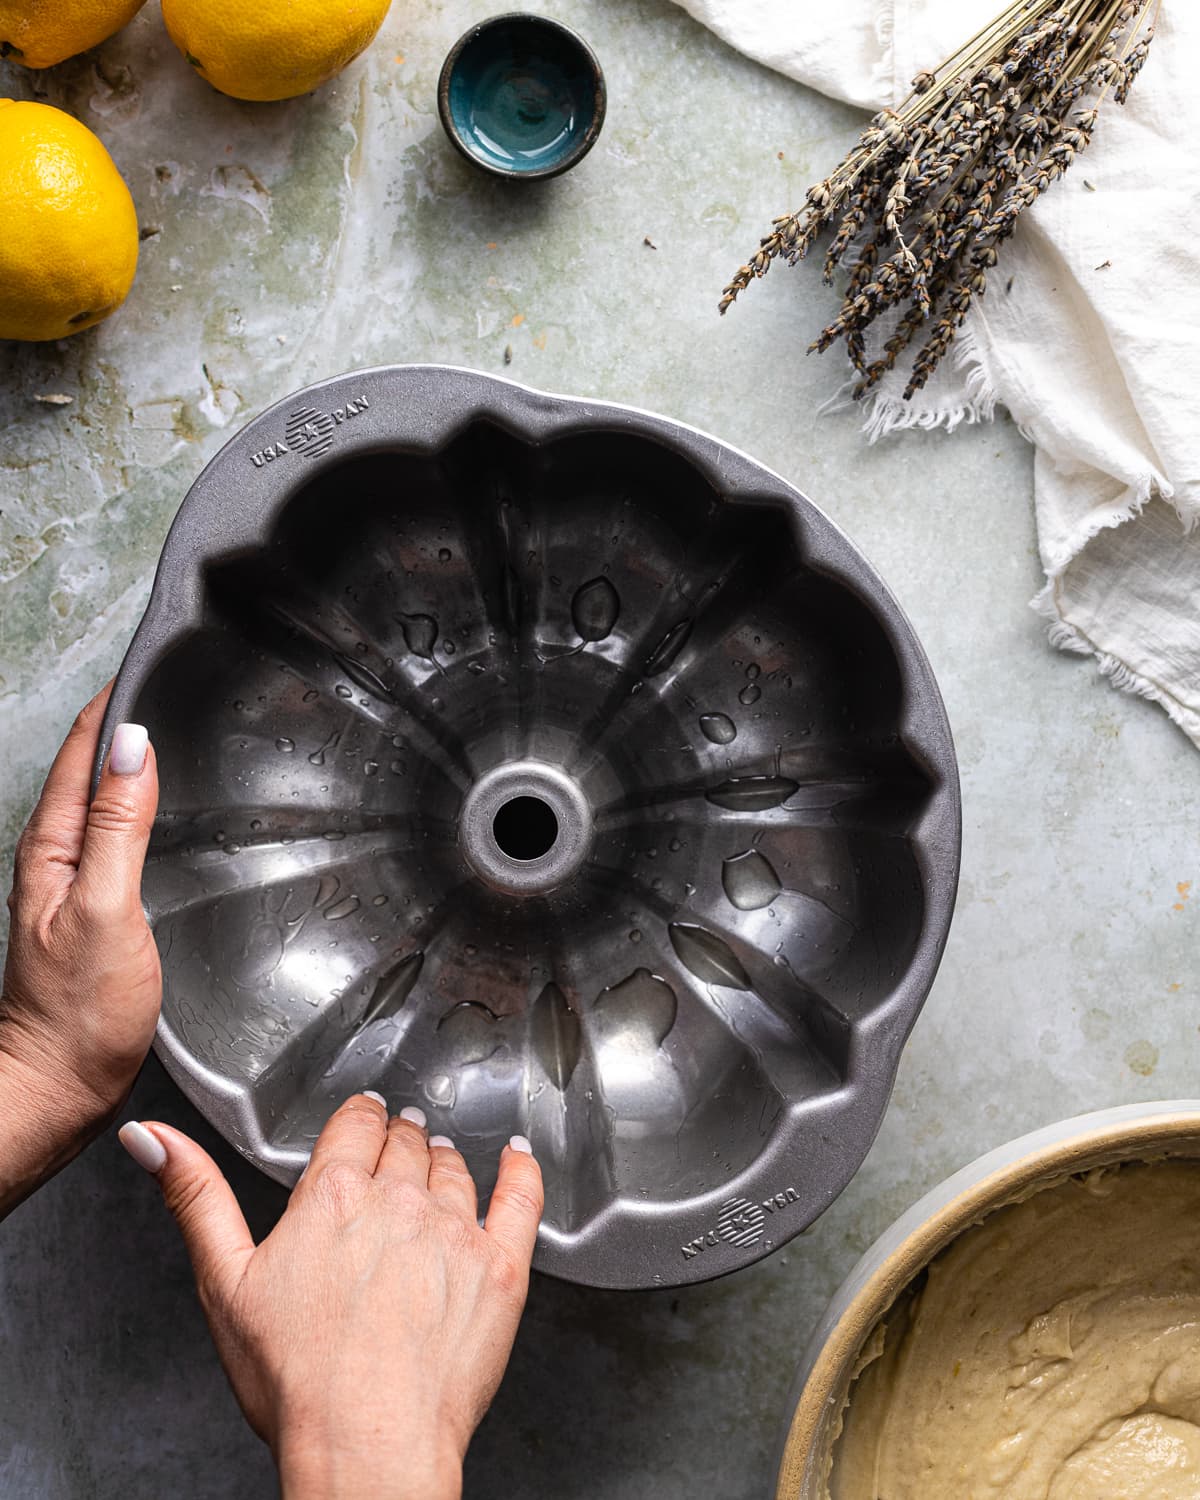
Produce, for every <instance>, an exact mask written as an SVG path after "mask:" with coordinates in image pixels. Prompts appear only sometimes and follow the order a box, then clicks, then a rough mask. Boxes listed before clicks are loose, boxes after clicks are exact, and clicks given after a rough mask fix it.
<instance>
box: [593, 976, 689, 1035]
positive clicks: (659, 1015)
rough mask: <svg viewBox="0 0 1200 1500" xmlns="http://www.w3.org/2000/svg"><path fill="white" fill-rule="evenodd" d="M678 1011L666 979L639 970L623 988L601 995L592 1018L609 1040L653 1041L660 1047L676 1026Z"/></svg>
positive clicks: (672, 992) (618, 985)
mask: <svg viewBox="0 0 1200 1500" xmlns="http://www.w3.org/2000/svg"><path fill="white" fill-rule="evenodd" d="M677 1009H678V1005H677V1002H676V999H675V991H674V990H673V989H672V988H671V986H670V985H669V984H668V983H667V982H666V980H665V979H660V978H659V977H658V975H657V974H651V972H650V970H649V969H635V970H634V971H633V973H632V974H630V975H629V977H628V978H627V979H622V980H621V982H620V984H612V985H609V987H608V988H607V989H604V990H601V991H600V994H599V995H598V996H597V998H596V1003H595V1005H594V1006H593V1007H592V1016H593V1018H594V1019H595V1021H596V1022H598V1023H599V1024H600V1025H601V1026H602V1028H603V1031H604V1034H605V1036H606V1037H614V1038H615V1039H620V1040H627V1041H631V1042H633V1043H635V1044H636V1043H637V1042H639V1041H641V1040H642V1039H643V1038H645V1037H649V1038H651V1039H652V1040H653V1043H654V1045H655V1046H656V1047H659V1046H661V1045H662V1043H663V1042H664V1041H665V1040H666V1037H667V1034H668V1032H669V1031H670V1030H671V1027H672V1026H674V1024H675V1013H676V1010H677Z"/></svg>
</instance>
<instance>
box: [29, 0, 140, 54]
mask: <svg viewBox="0 0 1200 1500" xmlns="http://www.w3.org/2000/svg"><path fill="white" fill-rule="evenodd" d="M144 3H145V0H0V57H12V58H15V59H16V61H17V62H21V63H24V64H25V66H26V67H27V68H52V67H53V66H54V64H55V63H60V62H62V60H63V58H64V57H74V56H75V54H76V53H77V52H86V51H87V49H88V48H89V47H95V46H97V45H98V44H99V43H100V42H103V41H105V40H106V39H107V38H108V37H110V36H112V35H113V33H114V32H116V31H120V29H121V27H122V26H126V25H128V23H129V22H130V21H132V20H133V18H134V16H136V15H137V13H138V11H139V10H141V8H142V6H143V4H144Z"/></svg>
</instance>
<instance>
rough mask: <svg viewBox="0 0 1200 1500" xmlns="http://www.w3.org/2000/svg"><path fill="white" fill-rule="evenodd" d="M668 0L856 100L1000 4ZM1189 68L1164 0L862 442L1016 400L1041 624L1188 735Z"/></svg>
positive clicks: (1197, 688)
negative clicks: (1059, 168) (1029, 450)
mask: <svg viewBox="0 0 1200 1500" xmlns="http://www.w3.org/2000/svg"><path fill="white" fill-rule="evenodd" d="M676 3H678V4H680V5H682V6H683V7H684V8H685V9H686V10H688V11H690V12H691V13H692V15H694V16H696V17H697V19H699V20H701V21H703V22H704V23H705V24H706V25H708V26H710V27H711V28H712V29H713V30H714V31H715V32H717V33H718V35H720V36H722V37H724V39H725V40H726V41H728V42H729V43H730V44H731V45H732V46H734V47H736V48H738V50H740V51H742V52H745V53H746V54H747V55H749V56H751V57H754V58H757V59H758V60H759V61H760V62H763V63H765V64H767V65H768V66H769V67H773V68H777V69H779V70H780V71H782V72H784V73H787V74H788V75H790V76H791V77H793V78H796V79H799V80H800V81H801V82H802V83H805V84H807V85H809V86H810V87H812V88H815V89H819V90H821V91H822V92H823V93H826V94H830V95H832V96H834V97H835V98H839V99H844V100H846V101H847V102H849V103H852V104H857V105H861V106H863V107H864V108H870V109H876V108H879V107H881V106H883V105H889V104H896V103H898V102H899V101H900V100H901V99H903V98H904V97H905V96H906V95H907V94H908V93H909V91H910V88H911V82H912V79H913V78H914V77H915V76H916V74H917V73H918V72H920V71H921V70H922V69H923V68H932V67H935V66H936V65H937V64H938V63H939V62H940V61H941V60H942V59H943V58H944V57H946V56H948V55H949V54H950V53H951V52H952V51H953V50H954V49H955V48H956V47H957V46H958V45H960V43H962V42H964V41H966V40H967V38H968V37H970V36H971V35H973V34H974V33H975V32H976V31H977V30H978V29H979V28H980V27H981V26H982V25H984V24H986V22H988V21H989V20H991V19H992V17H994V16H995V15H996V14H997V13H998V12H999V11H1000V9H1001V8H1002V7H1001V3H1000V0H839V3H838V4H837V5H836V6H817V5H812V4H806V3H802V0H676ZM1197 78H1200V3H1198V0H1163V3H1162V5H1161V9H1160V13H1159V17H1158V28H1157V33H1156V36H1155V39H1154V42H1153V45H1152V46H1151V48H1150V53H1149V57H1148V59H1147V62H1146V66H1145V68H1144V70H1143V71H1142V73H1141V75H1140V77H1139V78H1138V79H1137V81H1136V82H1135V84H1134V86H1133V89H1132V92H1131V93H1130V95H1129V99H1128V102H1127V103H1126V104H1125V105H1124V106H1123V107H1122V106H1120V105H1118V104H1117V103H1116V102H1115V100H1113V99H1112V98H1111V97H1110V98H1108V99H1107V100H1106V101H1105V103H1104V105H1103V106H1102V107H1101V110H1100V117H1099V123H1098V125H1097V127H1096V132H1095V135H1094V137H1093V139H1092V143H1091V145H1090V146H1089V147H1088V149H1087V150H1086V151H1085V152H1084V154H1083V155H1082V156H1081V157H1080V158H1079V159H1078V160H1077V161H1076V163H1075V165H1074V166H1073V167H1072V168H1071V170H1070V171H1069V172H1068V173H1067V174H1066V176H1065V177H1063V178H1062V179H1061V180H1060V181H1059V182H1057V183H1054V184H1052V185H1051V187H1050V188H1049V190H1048V191H1047V192H1046V193H1044V194H1043V195H1042V197H1041V198H1040V199H1039V200H1038V202H1037V203H1036V204H1035V205H1034V207H1033V208H1031V209H1029V210H1027V211H1026V212H1025V213H1024V214H1023V215H1022V216H1021V219H1020V221H1019V223H1018V226H1017V230H1016V233H1015V234H1014V235H1013V237H1012V238H1011V239H1010V240H1009V241H1007V242H1006V243H1005V244H1004V245H1003V246H1002V248H1001V251H1000V264H999V266H998V267H997V268H996V270H995V271H993V272H992V277H991V284H990V287H989V291H988V295H987V296H986V297H985V298H984V299H983V300H982V301H980V300H979V299H976V302H975V304H974V305H973V307H972V310H971V312H970V314H969V315H968V318H967V321H966V323H965V324H964V325H963V327H962V328H961V329H960V331H959V335H958V338H957V340H956V342H955V345H954V348H953V357H952V358H948V359H947V360H945V361H943V364H942V367H941V368H940V369H939V370H938V371H937V373H936V375H935V377H934V379H933V380H932V381H931V382H930V384H929V386H928V387H927V388H926V390H925V391H924V392H920V393H918V396H917V398H916V399H915V400H914V401H913V402H911V403H905V402H904V401H903V400H902V399H901V396H900V392H901V390H902V388H903V381H904V371H903V370H897V371H896V372H894V373H893V374H892V375H891V376H890V377H889V378H888V380H886V381H885V382H883V383H882V385H881V387H880V388H879V389H878V390H877V391H876V392H874V393H873V395H872V397H870V398H868V400H867V401H866V402H865V403H864V404H865V411H866V430H867V433H868V435H869V436H870V437H871V438H872V440H874V439H876V438H879V437H882V436H884V435H885V434H886V433H888V432H890V431H893V430H895V429H897V428H903V427H911V426H925V427H936V426H945V427H949V428H953V427H954V426H956V425H957V424H958V423H959V422H961V421H964V420H966V421H977V420H979V419H981V418H986V417H989V416H991V414H992V411H993V409H994V407H995V404H996V402H997V401H1000V402H1001V403H1003V405H1004V406H1006V407H1007V408H1008V410H1009V411H1010V412H1011V413H1012V415H1013V417H1014V418H1015V419H1016V421H1017V423H1018V424H1019V425H1020V427H1021V430H1022V431H1023V432H1024V433H1025V435H1026V436H1027V437H1028V438H1029V439H1030V440H1031V441H1032V442H1033V443H1034V444H1035V445H1036V448H1037V456H1036V462H1035V467H1034V498H1035V505H1036V510H1037V527H1038V543H1039V547H1040V550H1041V556H1042V564H1043V567H1044V569H1045V573H1046V585H1045V588H1044V589H1043V590H1042V592H1041V593H1040V594H1039V595H1038V596H1037V598H1036V599H1035V600H1034V601H1033V602H1034V606H1035V608H1037V609H1038V610H1040V611H1041V613H1042V614H1044V615H1045V617H1046V618H1047V620H1048V621H1049V622H1050V639H1051V641H1052V642H1053V643H1054V644H1055V645H1057V646H1061V647H1063V648H1065V649H1066V650H1070V651H1078V652H1081V653H1089V654H1091V655H1093V656H1095V657H1096V658H1097V660H1098V662H1099V666H1100V670H1101V671H1102V672H1104V673H1105V674H1106V675H1107V676H1109V677H1110V678H1111V679H1112V681H1113V682H1114V683H1115V684H1116V685H1117V686H1119V687H1122V688H1125V689H1127V690H1129V691H1132V692H1136V693H1140V694H1142V695H1143V696H1145V697H1147V698H1151V699H1153V700H1154V701H1155V702H1157V703H1160V704H1161V705H1162V706H1163V707H1164V708H1165V709H1166V710H1167V712H1168V713H1169V714H1170V715H1171V717H1172V719H1174V720H1175V722H1176V723H1177V724H1179V725H1180V727H1181V728H1182V729H1183V730H1184V732H1185V733H1186V734H1187V735H1189V736H1190V738H1191V739H1192V740H1193V741H1194V742H1195V743H1196V744H1197V745H1200V528H1198V527H1195V522H1196V520H1197V517H1198V516H1200V151H1197V149H1196V142H1197V141H1200V86H1197V82H1196V80H1197ZM1081 107H1082V106H1081ZM835 164H836V163H835V162H833V161H830V162H829V164H828V166H829V169H832V168H833V167H834V165H835ZM1085 179H1086V181H1085ZM799 206H800V205H799V204H794V203H781V204H780V205H779V211H780V212H781V213H783V212H786V211H789V210H791V209H794V208H797V207H799ZM768 227H769V226H766V225H764V232H765V231H766V229H767V228H768ZM739 248H741V247H739ZM751 248H752V247H751V246H746V247H744V251H743V253H745V254H748V253H749V250H750V249H751ZM735 253H736V251H735ZM730 269H731V270H732V269H733V267H732V266H731V267H730ZM777 274H778V273H777ZM793 274H802V273H793ZM1010 282H1011V286H1010ZM749 301H750V302H752V299H749ZM738 315H741V316H747V315H751V306H749V305H748V306H747V307H746V308H745V309H744V310H739V314H738ZM830 357H834V356H833V355H831V356H830Z"/></svg>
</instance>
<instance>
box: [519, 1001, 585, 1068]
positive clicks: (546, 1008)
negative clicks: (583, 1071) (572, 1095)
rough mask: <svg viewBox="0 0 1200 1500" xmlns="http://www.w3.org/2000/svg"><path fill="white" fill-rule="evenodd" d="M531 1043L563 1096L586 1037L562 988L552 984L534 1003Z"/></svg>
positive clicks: (540, 1062)
mask: <svg viewBox="0 0 1200 1500" xmlns="http://www.w3.org/2000/svg"><path fill="white" fill-rule="evenodd" d="M529 1039H530V1044H531V1046H532V1048H533V1055H534V1056H535V1057H536V1058H537V1060H538V1062H539V1064H540V1065H541V1068H542V1071H543V1072H544V1073H545V1075H546V1077H547V1078H549V1080H550V1082H551V1083H552V1084H553V1085H554V1087H555V1088H556V1089H557V1090H558V1091H559V1093H563V1092H564V1091H565V1090H566V1087H567V1085H568V1084H569V1083H570V1081H571V1075H572V1074H573V1073H574V1071H575V1068H576V1065H577V1064H578V1062H579V1055H580V1052H581V1051H582V1050H583V1037H582V1035H581V1033H580V1027H579V1017H578V1016H577V1015H576V1014H575V1012H574V1011H573V1010H572V1009H571V1007H570V1006H569V1005H568V1004H567V997H566V996H565V995H564V994H563V992H562V991H561V990H560V989H559V987H558V985H556V984H548V985H547V986H546V987H545V989H544V990H543V991H542V992H541V994H540V995H539V996H538V997H537V999H536V1000H535V1001H534V1002H533V1009H532V1011H531V1013H530V1017H529Z"/></svg>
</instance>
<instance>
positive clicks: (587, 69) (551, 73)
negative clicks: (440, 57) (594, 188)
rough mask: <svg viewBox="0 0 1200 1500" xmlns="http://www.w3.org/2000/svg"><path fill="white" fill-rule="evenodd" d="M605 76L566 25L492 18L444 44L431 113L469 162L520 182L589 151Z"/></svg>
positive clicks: (564, 166)
mask: <svg viewBox="0 0 1200 1500" xmlns="http://www.w3.org/2000/svg"><path fill="white" fill-rule="evenodd" d="M605 103H606V92H605V86H604V74H603V73H602V72H601V69H600V64H599V62H597V60H596V55H595V53H594V52H593V51H592V49H591V48H590V47H589V46H588V44H587V43H586V42H585V41H584V40H583V38H582V37H581V36H578V35H577V34H576V33H575V32H574V31H572V30H571V29H570V27H569V26H563V25H562V24H561V23H560V22H558V21H551V20H549V19H547V17H545V16H533V15H525V14H522V13H520V12H513V13H512V14H508V15H501V16H492V17H491V18H490V19H488V20H486V21H481V22H480V23H479V24H478V25H477V26H472V27H471V29H470V30H469V31H467V32H465V33H464V34H463V35H462V36H461V37H459V39H458V41H457V42H455V44H454V46H453V47H452V48H451V49H450V52H449V54H448V55H447V57H446V61H445V62H444V63H443V64H442V73H441V78H440V79H439V80H438V113H439V114H440V115H441V117H442V124H443V126H444V127H445V130H446V134H447V135H448V136H449V137H450V140H451V143H452V144H453V145H454V146H455V147H456V148H457V149H458V150H459V151H460V152H461V153H462V154H463V156H465V157H466V158H467V160H468V161H471V162H474V163H475V165H476V166H478V167H482V168H483V169H484V170H485V171H487V172H491V173H492V174H493V175H494V176H497V177H509V178H514V179H517V180H520V181H522V182H528V181H532V180H534V179H536V178H542V177H557V176H558V174H559V173H560V172H566V171H567V170H568V169H569V168H571V167H573V166H574V165H575V163H576V162H578V161H581V160H582V159H583V157H585V156H586V155H587V153H588V152H589V151H590V150H591V149H592V146H593V145H594V144H595V141H596V137H597V136H598V135H599V134H600V127H601V125H603V123H604V110H605Z"/></svg>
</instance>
